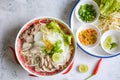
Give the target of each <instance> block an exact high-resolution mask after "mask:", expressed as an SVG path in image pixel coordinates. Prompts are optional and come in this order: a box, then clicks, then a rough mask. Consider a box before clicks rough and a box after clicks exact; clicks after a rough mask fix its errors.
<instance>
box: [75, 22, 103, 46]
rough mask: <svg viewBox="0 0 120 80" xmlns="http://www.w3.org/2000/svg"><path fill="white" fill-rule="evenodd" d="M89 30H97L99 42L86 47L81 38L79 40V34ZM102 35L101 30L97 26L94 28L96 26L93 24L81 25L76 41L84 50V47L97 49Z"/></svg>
mask: <svg viewBox="0 0 120 80" xmlns="http://www.w3.org/2000/svg"><path fill="white" fill-rule="evenodd" d="M89 28H92V29H94V30H96V32H97V41H96V42H95V43H94V44H92V45H88V46H85V45H83V44H82V43H81V42H80V40H79V38H78V35H79V32H81V31H82V30H86V29H89ZM100 35H101V33H100V31H99V29H98V28H97V27H96V26H94V25H92V24H83V25H81V26H80V27H79V29H78V30H77V32H76V40H77V43H78V44H79V45H80V46H81V47H82V48H84V47H85V48H93V47H95V46H97V45H98V44H99V41H100Z"/></svg>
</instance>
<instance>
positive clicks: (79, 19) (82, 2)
mask: <svg viewBox="0 0 120 80" xmlns="http://www.w3.org/2000/svg"><path fill="white" fill-rule="evenodd" d="M84 4H89V5H90V4H91V5H93V7H94V9H95V11H96V18H95V19H94V20H93V21H92V22H84V21H83V20H82V19H81V18H80V16H79V14H78V12H79V9H80V6H81V5H84ZM75 15H76V18H77V19H78V21H80V22H82V23H94V22H96V21H97V20H98V18H99V15H100V10H99V7H98V5H97V3H96V2H94V1H93V0H83V1H80V2H79V3H78V4H77V6H76V8H75Z"/></svg>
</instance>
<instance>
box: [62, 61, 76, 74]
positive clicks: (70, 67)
mask: <svg viewBox="0 0 120 80" xmlns="http://www.w3.org/2000/svg"><path fill="white" fill-rule="evenodd" d="M73 64H74V62H72V63H71V65H70V66H69V67H68V69H67V70H66V71H65V72H64V73H63V74H67V73H68V72H70V70H71V69H72V67H73Z"/></svg>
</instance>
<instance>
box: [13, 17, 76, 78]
mask: <svg viewBox="0 0 120 80" xmlns="http://www.w3.org/2000/svg"><path fill="white" fill-rule="evenodd" d="M44 19H50V20H56V21H58V22H59V23H61V24H62V25H64V26H65V27H66V28H67V29H68V30H69V31H70V33H71V34H72V35H73V33H72V31H71V30H70V28H69V26H68V25H67V24H66V23H64V22H63V21H62V20H59V19H57V18H53V17H39V18H35V19H32V20H30V21H29V22H27V23H26V24H25V25H24V26H23V27H22V28H21V29H20V31H19V33H18V35H17V37H16V42H15V52H16V56H17V59H18V61H19V63H20V64H21V66H22V67H23V68H24V69H25V70H26V71H28V72H29V73H30V74H33V75H36V76H38V77H42V76H52V75H56V74H60V73H63V72H65V71H66V70H67V68H68V67H69V65H70V64H71V63H72V62H73V58H74V56H75V50H76V42H75V39H74V35H73V44H74V48H75V50H74V53H73V55H72V57H71V59H70V62H69V63H68V66H67V67H66V68H65V69H63V70H62V71H61V72H59V73H56V74H52V75H46V74H44V73H42V75H41V74H37V73H36V72H35V71H33V70H30V68H28V66H26V65H25V64H24V63H23V60H22V59H21V56H20V47H21V40H19V36H20V34H21V33H22V32H23V31H24V30H26V29H27V28H29V27H30V25H32V24H34V23H36V22H37V21H38V20H39V21H40V20H43V21H44Z"/></svg>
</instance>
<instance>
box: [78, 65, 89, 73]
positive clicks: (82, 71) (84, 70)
mask: <svg viewBox="0 0 120 80" xmlns="http://www.w3.org/2000/svg"><path fill="white" fill-rule="evenodd" d="M79 71H80V72H81V73H85V72H87V71H88V66H87V65H86V64H81V65H80V66H79Z"/></svg>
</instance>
